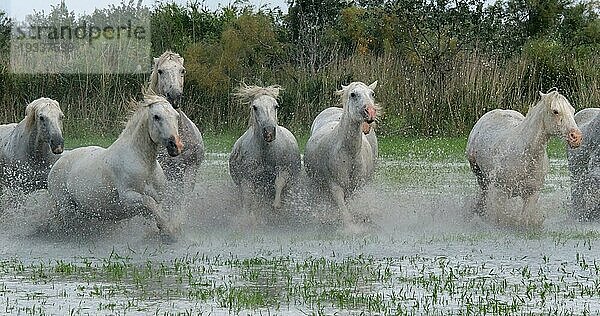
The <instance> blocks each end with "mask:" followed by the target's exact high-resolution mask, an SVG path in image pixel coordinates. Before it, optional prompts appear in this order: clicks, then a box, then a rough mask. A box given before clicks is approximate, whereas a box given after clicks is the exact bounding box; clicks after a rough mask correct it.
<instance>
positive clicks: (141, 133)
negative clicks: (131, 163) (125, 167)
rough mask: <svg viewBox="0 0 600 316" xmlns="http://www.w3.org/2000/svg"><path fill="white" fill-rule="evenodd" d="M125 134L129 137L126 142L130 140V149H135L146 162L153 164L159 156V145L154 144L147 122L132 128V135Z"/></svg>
mask: <svg viewBox="0 0 600 316" xmlns="http://www.w3.org/2000/svg"><path fill="white" fill-rule="evenodd" d="M142 120H143V118H142ZM124 134H125V135H128V136H126V137H127V138H126V139H124V140H128V145H129V146H130V148H132V149H134V150H135V151H136V152H137V153H138V154H139V155H140V156H142V157H143V160H144V161H146V162H149V163H151V164H153V163H154V161H155V160H156V156H157V155H158V148H159V144H156V143H154V142H153V141H152V139H151V138H150V132H149V130H148V125H147V124H146V122H143V121H142V122H139V123H138V124H136V126H135V127H133V128H132V130H131V131H130V133H124Z"/></svg>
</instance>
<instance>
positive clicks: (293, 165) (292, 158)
mask: <svg viewBox="0 0 600 316" xmlns="http://www.w3.org/2000/svg"><path fill="white" fill-rule="evenodd" d="M275 140H276V141H277V143H278V145H279V146H278V147H277V148H276V153H275V154H276V156H277V163H278V164H283V165H286V166H288V167H289V168H290V169H291V170H292V171H293V172H294V173H297V172H299V171H300V166H301V161H300V159H301V158H300V149H299V147H298V141H297V140H296V137H295V136H294V134H292V132H290V131H289V130H288V129H287V128H285V127H283V126H278V128H277V138H276V139H275Z"/></svg>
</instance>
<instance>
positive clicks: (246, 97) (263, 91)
mask: <svg viewBox="0 0 600 316" xmlns="http://www.w3.org/2000/svg"><path fill="white" fill-rule="evenodd" d="M281 90H283V88H281V86H279V85H271V86H268V87H260V86H248V85H246V84H245V83H242V84H240V86H239V87H237V88H236V89H235V91H234V92H233V97H234V98H235V99H236V100H237V101H238V102H240V103H242V104H249V103H251V102H252V100H254V99H256V98H257V97H259V96H261V95H266V96H270V97H272V98H273V99H277V98H278V97H279V92H280V91H281Z"/></svg>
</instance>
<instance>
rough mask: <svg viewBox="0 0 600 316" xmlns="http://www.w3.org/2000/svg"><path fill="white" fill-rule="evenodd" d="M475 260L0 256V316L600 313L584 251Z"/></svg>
mask: <svg viewBox="0 0 600 316" xmlns="http://www.w3.org/2000/svg"><path fill="white" fill-rule="evenodd" d="M571 237H574V238H575V239H576V240H577V239H579V238H584V240H585V238H588V237H590V236H579V235H578V233H576V235H575V236H571ZM592 237H593V238H594V239H597V237H598V236H592ZM561 238H562V237H561ZM571 241H572V240H571ZM485 257H486V256H485V255H482V256H478V255H477V254H464V255H463V256H461V257H454V256H445V255H437V256H436V255H424V254H410V255H405V256H399V257H373V256H369V255H360V254H358V255H355V256H349V257H336V256H335V255H333V256H329V257H311V256H309V257H305V258H298V257H294V256H292V255H284V256H271V257H269V256H257V257H238V256H235V255H229V256H222V255H217V256H213V257H209V256H206V255H203V254H198V253H197V254H193V255H186V256H183V257H176V258H173V259H170V260H168V261H152V260H147V261H145V262H140V261H139V260H133V259H132V258H131V257H127V256H120V255H118V254H116V253H114V252H113V253H111V254H110V255H109V256H107V257H106V258H93V257H81V258H74V259H72V260H69V261H66V260H43V259H40V260H34V261H29V262H23V261H21V260H20V259H18V258H11V259H2V260H0V279H2V283H1V284H0V301H3V302H5V303H6V304H5V307H4V308H3V309H2V311H1V312H4V313H7V314H19V313H21V314H44V313H51V314H52V313H56V312H60V311H63V312H65V313H70V314H81V313H92V314H95V313H111V314H115V313H116V314H121V313H140V312H143V313H154V314H160V315H162V314H168V313H171V312H176V313H184V314H186V313H187V314H189V313H193V314H197V313H202V312H219V311H220V312H229V313H242V314H245V313H256V312H265V311H270V312H275V313H281V314H298V313H305V314H310V315H312V314H315V315H316V314H331V313H335V312H345V313H367V314H385V315H442V314H443V315H483V314H485V315H506V314H530V313H531V314H559V315H582V314H583V315H585V314H590V312H591V311H594V310H597V308H598V307H600V306H598V304H597V303H595V302H597V300H598V299H599V298H600V277H599V276H600V261H598V259H597V258H595V257H594V256H593V254H589V253H587V252H576V253H575V254H574V256H572V257H570V258H568V259H566V260H565V259H563V258H554V257H553V254H551V253H548V254H545V255H541V256H539V257H538V256H537V255H535V256H532V257H527V256H523V257H522V256H516V257H507V258H506V257H505V258H494V254H490V255H489V256H487V260H486V258H485ZM89 301H94V302H97V304H92V305H90V304H88V303H87V302H89ZM82 302H83V303H82ZM157 302H160V303H157Z"/></svg>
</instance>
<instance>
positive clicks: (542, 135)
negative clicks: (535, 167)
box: [517, 105, 550, 156]
mask: <svg viewBox="0 0 600 316" xmlns="http://www.w3.org/2000/svg"><path fill="white" fill-rule="evenodd" d="M517 131H518V134H517V136H518V137H522V138H523V139H524V140H525V142H524V147H525V148H524V151H523V152H524V153H526V154H528V155H531V156H539V155H542V154H543V153H545V149H546V145H547V144H548V141H549V140H550V133H548V131H547V130H546V126H545V125H544V107H543V105H538V106H536V107H534V108H533V109H531V110H530V111H529V113H528V114H527V116H525V119H524V120H523V122H521V124H520V125H519V128H518V129H517Z"/></svg>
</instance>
